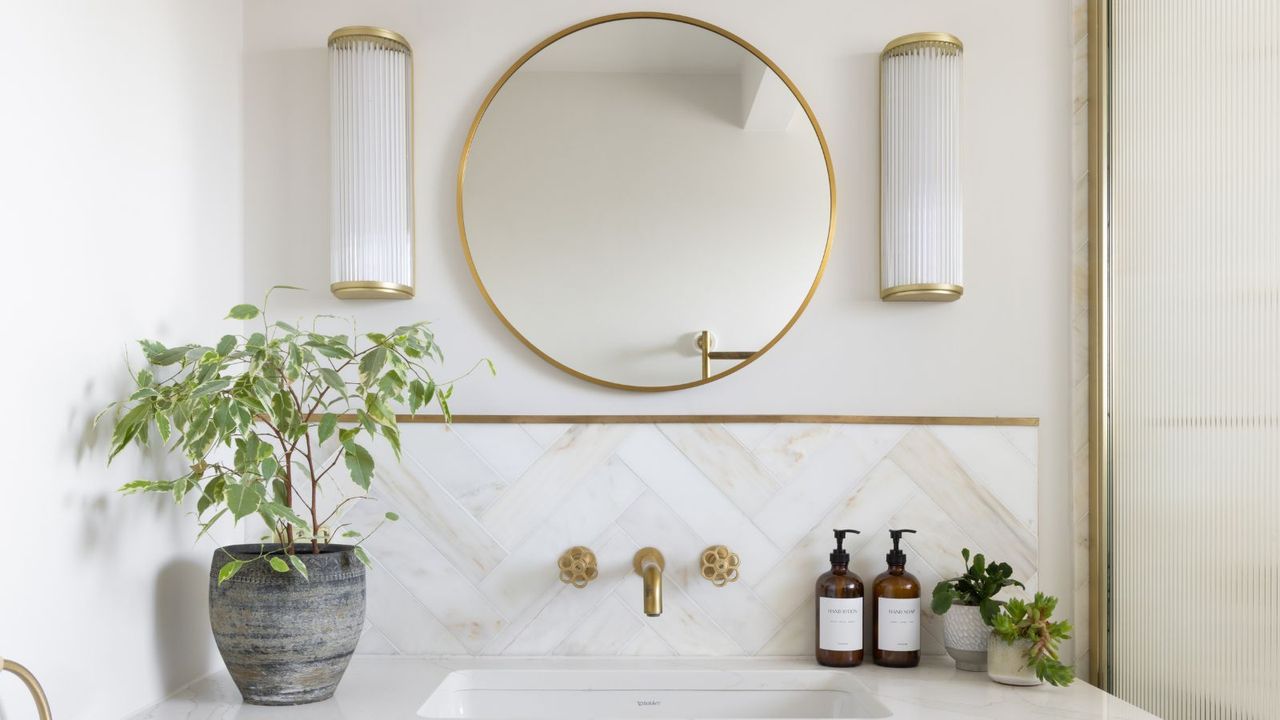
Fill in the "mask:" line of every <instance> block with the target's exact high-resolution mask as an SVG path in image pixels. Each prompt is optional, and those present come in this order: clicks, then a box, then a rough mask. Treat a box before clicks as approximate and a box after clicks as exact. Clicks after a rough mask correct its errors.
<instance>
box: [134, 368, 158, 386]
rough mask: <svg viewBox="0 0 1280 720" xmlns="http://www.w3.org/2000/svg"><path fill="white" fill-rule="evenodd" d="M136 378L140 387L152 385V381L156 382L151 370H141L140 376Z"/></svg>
mask: <svg viewBox="0 0 1280 720" xmlns="http://www.w3.org/2000/svg"><path fill="white" fill-rule="evenodd" d="M134 380H136V381H137V383H138V387H150V386H151V383H153V382H155V376H154V375H152V374H151V371H150V370H139V371H138V376H137V377H136V378H134Z"/></svg>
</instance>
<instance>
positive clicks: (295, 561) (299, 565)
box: [289, 555, 311, 582]
mask: <svg viewBox="0 0 1280 720" xmlns="http://www.w3.org/2000/svg"><path fill="white" fill-rule="evenodd" d="M289 564H290V565H292V566H293V569H294V570H297V571H298V574H299V575H301V576H302V579H303V580H306V581H307V582H310V581H311V578H309V577H307V564H306V563H304V562H302V560H300V559H299V558H298V556H297V555H290V556H289Z"/></svg>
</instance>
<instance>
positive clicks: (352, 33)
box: [326, 25, 413, 55]
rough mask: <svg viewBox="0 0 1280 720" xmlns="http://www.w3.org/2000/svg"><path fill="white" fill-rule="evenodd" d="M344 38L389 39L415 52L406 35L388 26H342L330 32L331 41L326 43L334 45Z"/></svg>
mask: <svg viewBox="0 0 1280 720" xmlns="http://www.w3.org/2000/svg"><path fill="white" fill-rule="evenodd" d="M343 38H372V39H374V40H387V41H390V42H392V43H394V44H396V45H399V46H400V47H401V48H403V49H404V51H405V52H407V53H409V54H410V55H412V54H413V46H411V45H409V41H408V40H405V39H404V36H403V35H401V34H400V33H398V32H395V31H394V30H388V29H386V28H380V27H374V26H372V25H348V26H346V27H340V28H338V29H337V30H334V31H333V32H331V33H329V41H328V43H326V44H327V45H328V46H329V47H333V45H334V42H335V41H337V40H341V39H343Z"/></svg>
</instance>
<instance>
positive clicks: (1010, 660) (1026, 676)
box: [987, 633, 1040, 685]
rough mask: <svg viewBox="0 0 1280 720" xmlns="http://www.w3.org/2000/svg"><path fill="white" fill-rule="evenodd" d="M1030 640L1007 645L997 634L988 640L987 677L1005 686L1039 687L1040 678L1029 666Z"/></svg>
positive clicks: (993, 634)
mask: <svg viewBox="0 0 1280 720" xmlns="http://www.w3.org/2000/svg"><path fill="white" fill-rule="evenodd" d="M1030 649H1031V641H1030V640H1017V641H1015V642H1012V643H1007V642H1005V641H1004V640H1001V639H1000V638H999V637H998V636H997V635H996V634H995V633H991V635H990V639H988V640H987V676H988V677H990V678H991V679H992V680H995V681H996V682H998V683H1003V684H1005V685H1039V684H1040V678H1038V677H1036V672H1035V670H1032V669H1031V667H1030V666H1029V665H1028V664H1027V651H1028V650H1030Z"/></svg>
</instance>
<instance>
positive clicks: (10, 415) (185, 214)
mask: <svg viewBox="0 0 1280 720" xmlns="http://www.w3.org/2000/svg"><path fill="white" fill-rule="evenodd" d="M0 19H2V20H3V24H4V26H5V27H7V28H10V30H11V31H10V32H8V33H7V35H6V38H5V41H4V43H2V44H0V98H3V100H2V101H0V103H2V107H3V109H2V110H0V158H2V159H0V167H2V168H3V172H0V242H2V243H3V251H4V255H3V256H4V258H5V260H4V261H3V268H4V272H3V284H4V318H5V331H6V332H5V340H4V350H3V352H0V377H3V378H5V381H6V383H7V385H8V387H7V389H6V392H5V400H6V402H5V411H4V413H3V416H0V428H3V429H2V431H0V438H3V440H2V447H3V454H4V472H3V480H0V484H2V487H3V491H2V492H0V548H3V553H4V569H3V573H2V576H0V655H4V656H7V657H10V658H12V659H14V660H17V661H19V662H22V663H24V664H26V665H28V666H29V667H31V668H32V670H34V671H35V672H36V673H37V675H38V676H39V677H40V679H41V680H42V681H43V682H44V683H45V685H46V688H47V690H48V693H49V697H50V700H51V702H52V705H53V712H54V716H55V717H57V718H59V720H103V719H104V718H113V717H120V716H121V715H123V714H125V713H127V712H129V711H131V710H134V709H137V708H138V707H140V706H142V705H145V704H147V703H149V702H153V701H154V700H156V699H157V698H159V697H161V696H163V695H164V694H166V693H167V692H168V691H170V690H172V689H175V688H176V687H178V686H180V685H182V684H184V683H186V682H188V681H190V680H192V679H193V678H195V677H197V676H199V675H202V674H204V673H205V672H207V671H208V670H210V669H212V667H213V665H214V663H215V662H216V660H215V657H216V653H215V652H214V651H213V648H212V640H211V638H210V636H209V631H208V613H207V610H206V605H205V603H206V599H205V598H206V594H207V592H208V590H207V587H208V586H207V581H206V574H207V572H208V563H209V557H210V552H211V549H212V548H213V547H214V546H215V544H214V543H213V542H205V543H202V544H201V545H200V546H198V547H193V545H192V538H193V537H194V532H193V524H192V523H191V519H190V518H188V517H184V516H183V511H182V509H180V508H176V507H174V506H173V504H172V503H171V502H166V501H164V500H163V499H160V498H147V499H139V498H123V497H119V496H117V495H116V494H115V493H114V492H113V490H114V488H115V487H117V486H119V485H120V484H121V483H123V482H125V481H128V480H131V479H135V478H137V477H138V476H140V475H142V476H148V477H157V476H158V474H159V473H161V472H162V471H163V468H164V467H165V465H164V463H162V462H159V461H156V460H154V459H152V460H144V459H142V458H141V456H140V455H139V454H138V453H137V452H134V451H131V452H129V453H128V454H127V455H124V456H121V457H120V458H119V459H117V461H116V463H115V464H114V465H113V466H112V467H111V468H110V469H107V468H106V466H105V462H106V460H105V452H104V447H103V446H104V444H105V441H106V439H107V433H106V432H103V431H99V432H97V433H94V432H90V431H88V426H89V422H90V420H91V419H92V417H93V415H94V414H95V413H96V412H97V411H98V409H100V408H101V407H102V406H103V405H104V404H105V403H107V402H108V401H109V400H111V399H116V398H118V397H119V396H120V395H121V394H122V393H124V392H125V391H126V382H127V376H126V375H125V372H124V366H123V360H124V355H125V350H126V346H127V344H128V343H129V341H131V339H133V338H138V337H143V336H151V337H156V338H158V339H161V340H168V341H171V342H176V341H179V340H186V339H194V338H198V337H204V338H208V337H214V338H216V337H217V336H218V334H220V333H222V332H225V327H226V326H225V324H224V323H223V322H222V321H221V320H220V318H221V317H222V316H223V315H224V314H225V313H226V309H227V308H228V307H229V306H230V305H231V304H233V303H234V302H236V301H238V300H239V299H240V297H241V296H242V288H243V270H242V267H243V253H242V236H241V223H242V214H241V207H242V189H241V185H242V181H241V178H242V171H241V162H240V159H241V154H240V150H241V130H240V123H241V118H240V107H241V64H240V50H241V26H242V19H243V18H242V13H241V6H240V3H239V2H227V1H222V0H218V1H213V0H209V1H205V2H189V1H185V0H184V2H170V1H168V0H120V1H118V2H112V3H102V2H95V1H92V0H41V2H27V3H13V2H9V3H5V4H4V6H3V9H2V10H0ZM33 717H35V715H34V708H33V706H32V705H31V701H30V698H29V697H28V696H27V695H26V692H25V690H24V689H23V688H22V686H21V684H20V683H19V682H18V681H17V680H16V679H15V678H14V676H12V675H10V674H7V673H6V674H3V675H0V718H10V719H11V720H19V719H25V718H33Z"/></svg>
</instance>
